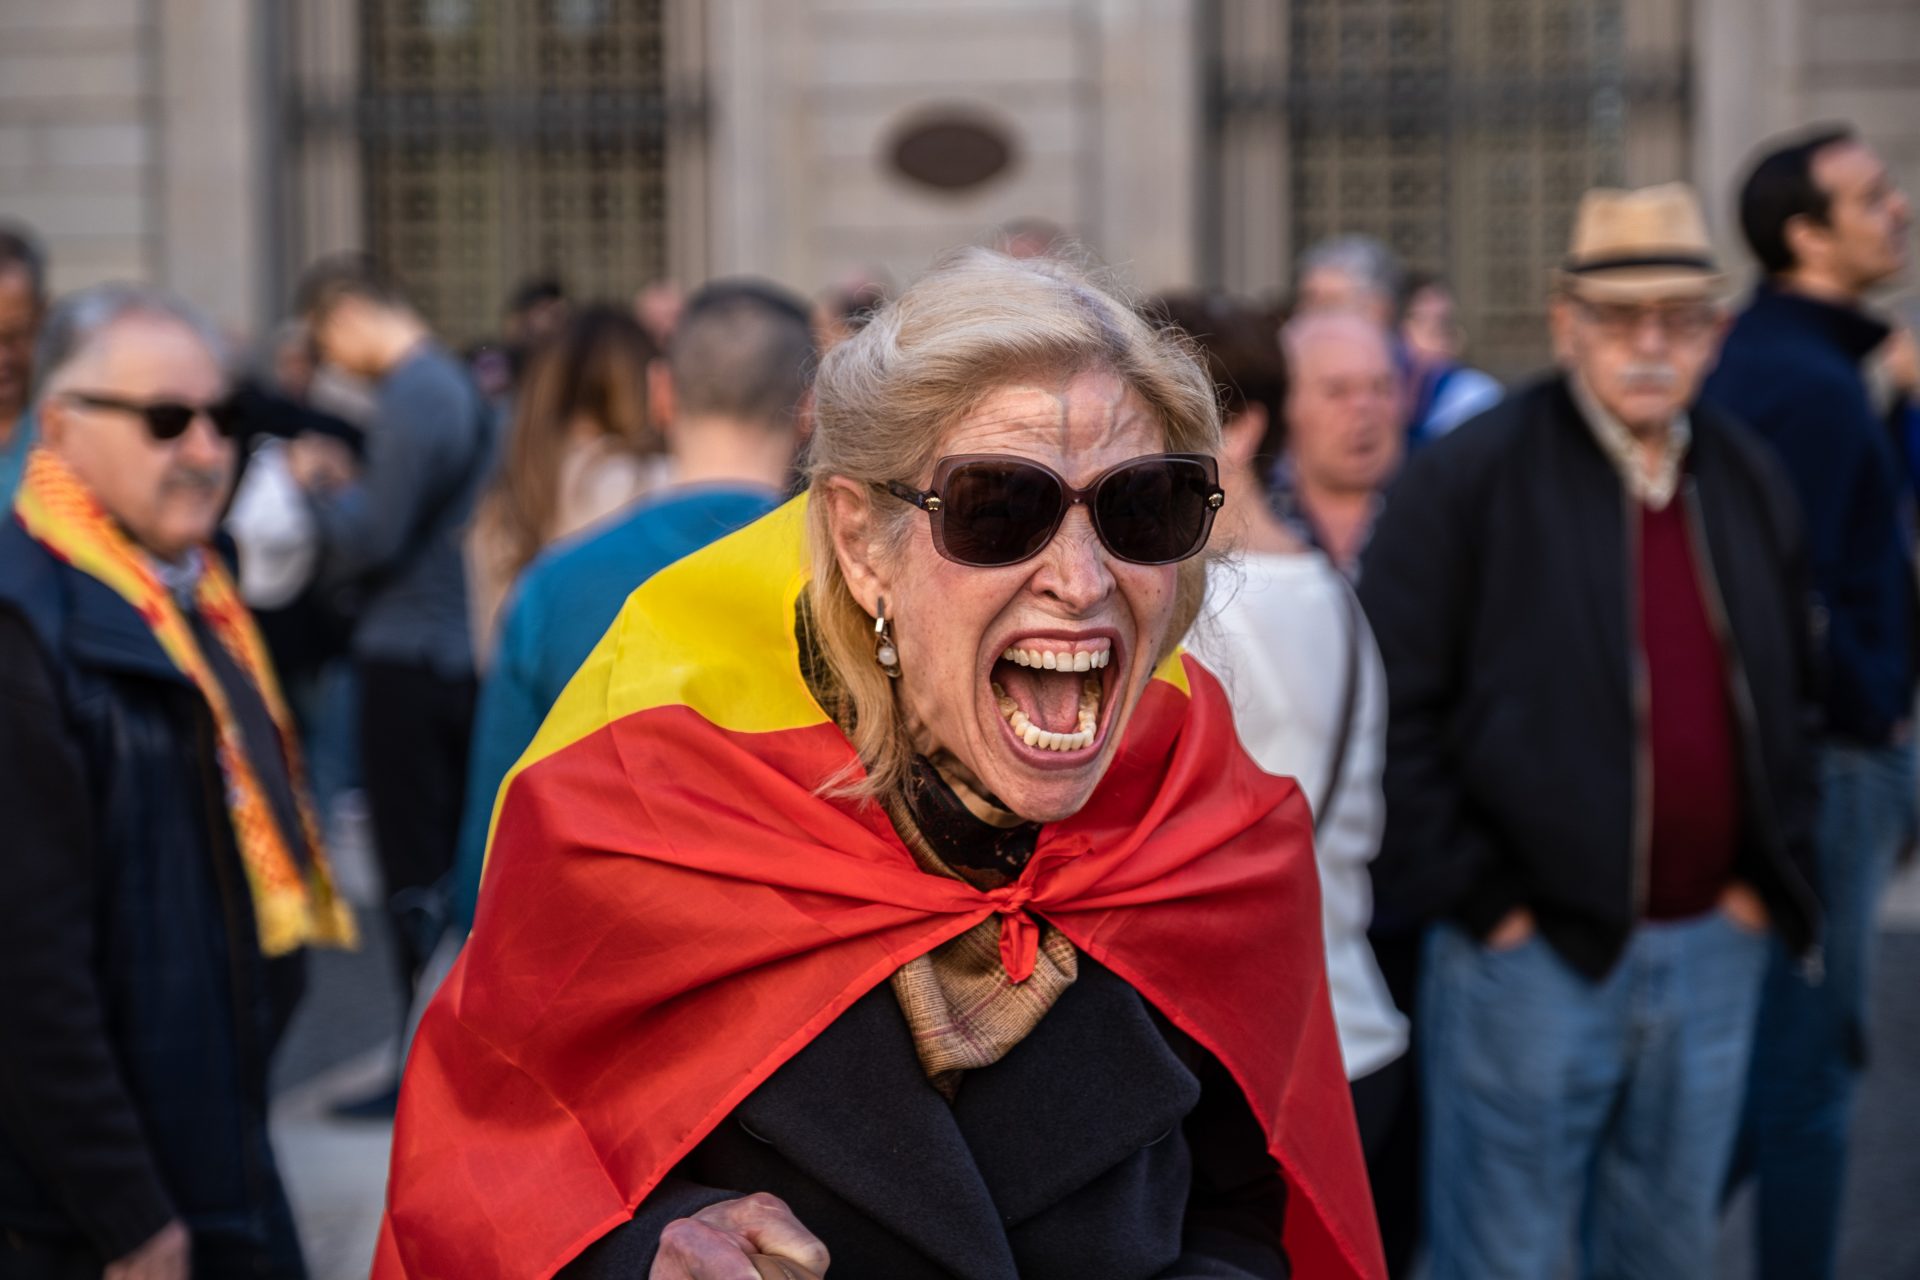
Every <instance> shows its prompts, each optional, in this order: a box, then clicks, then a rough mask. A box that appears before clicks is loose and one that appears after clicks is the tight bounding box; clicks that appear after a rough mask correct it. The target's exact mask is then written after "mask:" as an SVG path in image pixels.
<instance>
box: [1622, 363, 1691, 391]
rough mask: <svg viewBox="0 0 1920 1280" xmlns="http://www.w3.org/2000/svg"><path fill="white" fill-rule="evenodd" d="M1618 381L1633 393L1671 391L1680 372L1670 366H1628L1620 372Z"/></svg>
mask: <svg viewBox="0 0 1920 1280" xmlns="http://www.w3.org/2000/svg"><path fill="white" fill-rule="evenodd" d="M1620 381H1621V383H1622V385H1624V386H1625V387H1627V388H1629V389H1631V390H1634V391H1671V390H1672V389H1673V388H1674V386H1675V385H1676V384H1677V383H1678V382H1679V381H1680V372H1679V370H1677V369H1675V368H1674V367H1673V366H1672V365H1670V364H1630V365H1628V366H1627V367H1626V368H1624V369H1622V370H1621V371H1620Z"/></svg>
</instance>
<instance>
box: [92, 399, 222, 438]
mask: <svg viewBox="0 0 1920 1280" xmlns="http://www.w3.org/2000/svg"><path fill="white" fill-rule="evenodd" d="M66 396H67V399H69V400H71V401H73V402H74V403H75V404H82V405H85V406H86V407H87V408H89V409H104V410H106V411H108V412H110V413H131V414H133V415H134V416H135V417H137V418H140V419H142V420H143V421H145V422H146V424H147V434H148V435H150V436H152V437H153V438H154V439H155V440H178V439H179V438H180V437H181V436H183V435H185V434H186V433H187V428H188V427H190V426H192V425H193V420H194V418H195V417H197V416H198V415H200V414H203V413H204V414H206V415H207V420H208V421H209V422H211V423H213V429H214V430H215V431H218V432H219V433H220V434H221V435H223V436H225V437H227V438H228V439H229V440H231V439H233V438H234V437H235V436H237V435H239V434H240V417H241V415H240V407H239V406H238V405H237V404H235V403H234V402H233V401H232V400H220V401H216V402H215V403H213V404H207V405H193V404H183V403H181V402H180V401H178V400H153V401H150V402H148V403H145V404H142V403H140V402H138V401H135V400H121V399H119V398H118V397H115V396H102V395H95V394H93V393H92V392H88V391H69V392H67V393H66Z"/></svg>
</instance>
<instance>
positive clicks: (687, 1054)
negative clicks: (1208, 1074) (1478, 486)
mask: <svg viewBox="0 0 1920 1280" xmlns="http://www.w3.org/2000/svg"><path fill="white" fill-rule="evenodd" d="M804 526H805V520H804V499H801V500H796V501H795V502H792V503H790V504H788V505H787V506H786V507H784V508H782V509H781V510H780V511H777V512H775V513H774V514H772V515H770V516H768V517H767V518H765V519H764V520H761V521H760V522H758V523H757V524H754V525H751V526H749V527H748V528H746V529H743V530H741V531H740V532H738V533H736V534H734V535H732V536H730V537H728V538H726V539H724V540H722V541H720V542H718V543H715V544H713V545H712V546H710V547H708V548H706V549H705V550H703V551H700V552H697V553H695V554H694V555H693V556H691V557H689V558H687V559H685V560H682V561H680V562H679V563H678V564H676V565H674V566H671V567H669V568H667V569H665V570H662V571H661V572H660V573H659V574H657V575H655V576H654V577H653V578H652V579H650V580H649V581H648V582H647V583H646V584H645V585H643V586H642V587H641V588H640V589H639V590H638V591H636V592H635V593H634V594H633V596H632V597H631V598H630V599H629V600H628V602H627V604H626V607H625V609H624V610H623V612H622V613H621V614H620V616H619V618H618V619H617V620H616V621H615V622H614V624H613V626H612V628H611V629H610V630H609V631H608V632H607V634H606V636H605V637H604V638H603V639H602V640H601V642H600V645H599V647H598V648H597V649H595V651H594V652H593V654H592V656H591V657H589V658H588V659H587V662H586V664H585V665H584V666H583V667H582V668H581V669H580V671H579V673H578V674H577V675H576V676H575V678H574V680H573V682H572V684H571V685H569V686H568V688H567V690H566V692H565V693H564V694H562V696H561V698H560V701H559V703H558V704H557V705H556V706H555V708H554V710H553V712H552V713H551V715H550V716H549V718H548V720H547V722H546V724H545V725H544V726H543V727H542V729H541V730H540V733H539V734H538V736H537V737H536V738H535V740H534V742H533V744H532V746H531V747H529V748H528V750H527V753H526V755H525V756H524V757H523V758H522V759H521V761H520V762H519V763H518V764H517V765H516V766H515V767H514V769H513V771H512V772H511V773H509V774H508V776H507V779H506V782H505V783H504V784H503V786H502V788H501V793H500V798H499V800H498V802H497V804H496V807H495V812H494V824H493V833H492V838H491V841H490V845H489V864H488V869H487V877H486V884H485V892H484V893H482V895H481V899H480V907H479V912H478V916H477V918H476V920H475V924H474V929H473V933H472V936H471V937H470V939H469V940H468V943H467V946H466V949H465V952H464V954H463V955H462V957H461V960H460V962H459V964H458V965H457V966H456V967H455V968H454V970H453V972H452V974H451V975H450V976H449V977H448V979H447V981H446V983H445V985H444V986H443V987H442V988H441V990H440V992H439V995H438V996H437V997H436V999H435V1000H434V1001H433V1004H432V1006H431V1008H430V1009H429V1010H428V1012H427V1014H426V1016H425V1018H424V1019H423V1021H422V1023H421V1026H420V1029H419V1033H418V1035H417V1037H416V1039H415V1040H414V1044H413V1048H412V1051H411V1054H410V1056H409V1059H408V1062H407V1071H406V1080H405V1083H404V1085H403V1088H402V1092H401V1103H400V1112H399V1118H398V1122H397V1124H396V1127H395V1133H394V1148H393V1167H392V1175H391V1178H390V1181H389V1187H388V1198H387V1215H386V1221H385V1223H384V1224H383V1227H382V1231H381V1237H380V1244H379V1251H378V1254H377V1256H376V1259H375V1265H374V1275H375V1276H376V1277H377V1278H379V1280H398V1278H399V1277H411V1278H413V1280H427V1278H428V1277H461V1278H462V1280H471V1278H475V1277H483V1276H501V1277H511V1278H514V1280H521V1278H525V1277H545V1276H551V1275H553V1274H554V1272H555V1271H556V1270H558V1269H559V1268H560V1267H562V1266H563V1265H565V1264H566V1263H567V1262H568V1261H569V1260H570V1259H572V1258H573V1257H574V1256H575V1255H576V1254H578V1253H579V1252H580V1251H581V1250H582V1249H584V1248H585V1247H586V1246H587V1245H588V1244H590V1243H591V1242H592V1241H594V1240H595V1239H597V1238H598V1237H600V1236H601V1235H603V1234H605V1233H606V1232H607V1231H608V1230H610V1229H612V1228H613V1227H614V1226H616V1225H618V1224H619V1223H621V1222H623V1221H625V1220H626V1219H627V1218H629V1217H630V1216H632V1213H633V1211H634V1208H635V1206H636V1205H638V1204H639V1203H640V1201H641V1200H642V1199H643V1198H644V1197H645V1196H646V1195H647V1193H648V1192H649V1191H650V1190H651V1189H652V1188H653V1187H654V1185H655V1184H656V1183H657V1182H659V1180H660V1179H661V1178H662V1177H663V1176H664V1175H665V1174H666V1173H667V1172H668V1171H669V1170H670V1169H671V1168H672V1167H673V1166H674V1164H675V1163H676V1162H677V1161H679V1160H680V1159H681V1157H683V1156H685V1155H686V1154H687V1153H688V1151H690V1150H691V1149H692V1148H693V1147H694V1145H695V1144H696V1143H698V1142H699V1141H700V1140H701V1139H702V1138H703V1137H704V1136H705V1135H706V1134H707V1133H708V1132H709V1131H711V1130H712V1129H713V1128H714V1126H715V1125H717V1124H719V1123H720V1122H721V1121H722V1120H723V1119H724V1118H725V1117H726V1116H727V1115H728V1114H729V1113H730V1112H731V1111H732V1110H733V1109H734V1108H735V1107H736V1106H737V1105H738V1104H739V1103H740V1102H741V1100H742V1099H744V1098H745V1097H746V1096H747V1095H748V1094H749V1093H751V1092H752V1091H753V1090H754V1089H755V1088H756V1087H757V1086H758V1085H759V1084H760V1083H761V1082H762V1081H763V1080H765V1079H766V1078H767V1077H768V1076H769V1075H771V1074H772V1073H773V1072H774V1070H775V1069H776V1068H778V1067H779V1066H780V1065H781V1064H782V1063H783V1062H785V1061H786V1060H787V1059H788V1058H790V1057H792V1056H793V1055H794V1054H795V1053H797V1052H798V1051H799V1050H800V1049H801V1048H802V1047H804V1046H805V1045H806V1044H807V1043H808V1041H810V1040H811V1039H813V1037H814V1036H815V1035H817V1034H819V1032H820V1031H821V1030H822V1029H823V1028H825V1027H826V1026H827V1025H828V1024H830V1023H831V1022H833V1020H834V1019H835V1018H837V1017H839V1016H840V1014H841V1013H842V1012H843V1011H844V1010H845V1009H846V1008H847V1007H848V1006H849V1005H851V1004H852V1003H853V1002H854V1001H855V1000H857V999H858V998H859V997H860V996H861V995H863V994H865V993H866V992H867V991H869V990H871V989H872V988H873V987H874V986H876V985H877V984H879V983H881V982H883V981H885V980H886V979H887V977H888V975H890V974H891V973H893V971H894V970H896V969H898V968H899V967H900V966H901V965H903V964H905V963H906V962H907V961H908V960H911V959H913V958H914V957H916V956H919V955H921V954H922V953H924V952H926V951H928V950H930V949H931V948H933V947H935V946H938V945H939V944H940V943H942V942H945V941H946V940H947V939H949V938H952V937H954V936H955V935H957V934H959V933H961V932H963V931H965V930H967V929H970V928H972V927H973V926H974V925H976V924H978V923H980V922H981V921H982V920H984V919H986V918H987V917H989V916H993V915H996V914H997V915H998V916H999V917H1000V920H1001V927H1002V948H1001V949H1002V955H1003V956H1004V957H1005V958H1006V959H1007V961H1008V968H1009V972H1010V974H1012V975H1013V976H1015V977H1016V978H1018V977H1022V976H1024V973H1025V972H1028V971H1030V970H1031V965H1032V957H1033V950H1034V942H1035V938H1036V936H1037V932H1038V929H1037V926H1036V924H1035V920H1036V917H1044V918H1045V919H1046V920H1049V921H1051V922H1052V923H1053V924H1054V925H1055V926H1056V927H1058V928H1059V929H1060V930H1061V932H1063V933H1064V934H1065V935H1066V936H1067V937H1068V938H1069V939H1071V940H1072V942H1073V943H1074V944H1075V945H1076V946H1078V947H1079V948H1080V949H1081V950H1082V951H1084V952H1085V953H1087V954H1088V955H1090V956H1092V957H1094V958H1095V959H1096V960H1098V961H1099V962H1100V963H1102V964H1104V965H1106V966H1107V967H1108V968H1110V969H1112V970H1113V971H1114V972H1115V973H1116V974H1118V975H1119V976H1120V977H1121V978H1123V979H1125V980H1126V981H1127V982H1128V983H1129V984H1130V985H1132V986H1133V987H1134V988H1135V989H1136V990H1138V991H1139V992H1140V994H1141V995H1142V996H1144V997H1145V998H1146V999H1148V1000H1149V1001H1151V1002H1152V1003H1153V1004H1154V1005H1155V1006H1157V1007H1158V1008H1159V1009H1160V1010H1161V1011H1162V1012H1164V1013H1165V1014H1166V1015H1167V1016H1168V1017H1169V1018H1171V1019H1172V1020H1173V1021H1174V1022H1175V1023H1176V1024H1178V1025H1179V1026H1180V1027H1182V1028H1183V1029H1184V1030H1186V1031H1187V1032H1188V1033H1189V1034H1191V1035H1192V1036H1193V1037H1194V1038H1195V1039H1196V1040H1198V1041H1199V1042H1200V1043H1201V1044H1203V1045H1205V1046H1206V1047H1207V1048H1208V1049H1209V1050H1210V1051H1211V1052H1212V1053H1213V1054H1214V1055H1215V1056H1216V1057H1218V1058H1219V1059H1220V1060H1221V1061H1222V1062H1223V1063H1224V1064H1225V1065H1226V1067H1227V1068H1228V1069H1229V1070H1230V1071H1231V1072H1232V1073H1233V1076H1234V1078H1235V1079H1236V1080H1237V1081H1238V1082H1239V1084H1240V1086H1241V1088H1242V1089H1243V1090H1244V1091H1245V1092H1246V1095H1247V1098H1248V1100H1249V1102H1250V1103H1251V1105H1252V1109H1253V1112H1254V1114H1255V1115H1257V1116H1258V1117H1259V1118H1260V1120H1261V1122H1262V1124H1263V1126H1264V1128H1265V1130H1266V1133H1267V1138H1268V1146H1269V1149H1270V1150H1271V1151H1272V1153H1273V1154H1274V1156H1275V1157H1276V1158H1277V1159H1278V1161H1279V1163H1280V1167H1281V1170H1282V1172H1283V1174H1284V1176H1285V1178H1286V1180H1287V1183H1288V1187H1289V1196H1288V1208H1287V1218H1286V1224H1285V1230H1284V1240H1285V1244H1286V1247H1287V1249H1288V1251H1289V1255H1290V1257H1291V1258H1292V1260H1293V1263H1294V1267H1295V1271H1294V1274H1295V1275H1298V1276H1301V1277H1310V1278H1315V1280H1317V1278H1320V1277H1367V1278H1372V1277H1380V1276H1384V1274H1385V1268H1384V1266H1383V1264H1382V1261H1381V1255H1380V1247H1379V1243H1378V1238H1377V1236H1376V1235H1375V1230H1374V1224H1373V1213H1372V1205H1371V1202H1370V1200H1369V1198H1368V1192H1367V1185H1366V1180H1365V1174H1364V1171H1363V1168H1362V1165H1361V1159H1360V1150H1359V1141H1358V1137H1357V1135H1356V1132H1355V1128H1354V1121H1353V1113H1352V1108H1351V1105H1350V1102H1349V1098H1348V1092H1347V1083H1346V1079H1345V1076H1344V1075H1343V1073H1342V1070H1341V1064H1340V1054H1339V1046H1338V1042H1337V1041H1336V1039H1335V1036H1334V1029H1333V1019H1332V1014H1331V1010H1330V1006H1329V1004H1328V999H1327V984H1326V976H1325V974H1326V969H1325V961H1324V959H1323V956H1322V952H1321V940H1320V903H1319V890H1318V883H1317V880H1316V878H1315V872H1314V862H1313V852H1312V846H1311V837H1310V834H1309V819H1308V813H1307V807H1306V805H1305V803H1304V802H1303V801H1302V799H1301V797H1300V793H1299V790H1298V788H1297V787H1295V785H1294V784H1293V783H1292V782H1290V781H1286V780H1283V779H1279V778H1275V777H1272V776H1270V775H1268V774H1265V773H1262V772H1261V771H1260V770H1259V769H1258V768H1257V767H1256V766H1255V765H1254V764H1253V763H1252V761H1251V760H1250V759H1249V758H1248V756H1247V755H1246V753H1245V752H1244V751H1243V750H1242V749H1241V748H1240V745H1239V742H1238V739H1237V738H1236V737H1235V735H1234V730H1233V722H1232V718H1231V714H1230V710H1229V708H1228V706H1227V703H1226V701H1225V698H1224V697H1223V695H1222V693H1221V690H1220V687H1219V685H1218V684H1217V683H1216V682H1215V681H1214V679H1213V678H1212V677H1211V676H1210V675H1208V674H1207V673H1206V672H1205V671H1204V670H1203V669H1202V668H1201V667H1199V666H1198V665H1196V664H1195V663H1194V662H1193V661H1192V660H1191V659H1188V658H1184V657H1176V658H1173V659H1171V660H1169V661H1168V662H1167V663H1166V664H1165V665H1164V666H1162V668H1161V669H1160V670H1159V671H1158V672H1157V673H1156V676H1155V678H1154V679H1153V681H1152V682H1151V684H1150V686H1149V688H1148V690H1147V693H1146V695H1145V697H1144V699H1143V700H1142V702H1141V704H1140V706H1139V708H1138V709H1137V711H1136V712H1135V714H1134V718H1133V721H1132V723H1131V725H1130V726H1129V729H1128V732H1127V736H1126V739H1125V741H1124V742H1123V744H1122V747H1121V750H1120V752H1119V754H1118V756H1117V758H1116V759H1115V761H1114V763H1113V765H1112V767H1111V769H1110V770H1109V772H1108V775H1107V777H1106V778H1105V779H1103V780H1102V782H1101V784H1100V786H1099V788H1098V789H1097V791H1096V792H1095V794H1094V796H1093V798H1092V799H1091V800H1090V801H1089V803H1088V804H1087V806H1086V808H1085V809H1083V810H1082V811H1081V812H1080V813H1079V814H1077V815H1075V816H1074V817H1072V818H1070V819H1068V820H1066V821H1064V822H1058V823H1054V824H1051V825H1049V826H1047V827H1045V828H1043V829H1042V831H1041V833H1040V837H1039V844H1038V847H1037V849H1036V850H1035V852H1034V854H1033V857H1032V859H1031V861H1030V862H1029V863H1028V865H1027V867H1026V869H1025V871H1024V872H1023V873H1022V874H1021V876H1020V877H1019V879H1018V880H1016V881H1015V882H1014V883H1012V884H1010V885H1008V886H1006V887H1004V888H1001V889H998V890H994V891H992V892H982V891H980V890H977V889H975V888H973V887H972V886H970V885H968V884H966V883H964V882H962V881H959V880H950V879H945V878H942V877H939V876H933V875H928V874H926V873H925V872H923V871H921V870H920V869H919V867H918V866H917V865H916V864H915V862H914V860H913V857H912V855H911V854H910V853H909V852H908V851H907V849H906V847H905V846H904V845H903V844H902V843H901V841H900V839H899V837H898V836H897V835H896V834H895V833H894V831H893V828H892V827H891V826H890V825H889V823H888V822H887V819H886V817H885V816H884V815H883V814H882V813H881V812H880V810H879V808H878V807H877V806H873V805H864V806H863V805H856V804H853V803H851V802H840V801H833V800H827V799H823V798H821V796H820V795H819V794H817V792H818V789H819V788H820V786H821V784H822V783H823V782H824V781H825V780H826V779H829V778H832V777H834V776H836V775H837V774H839V773H840V772H841V771H842V770H844V769H847V768H848V767H849V766H852V765H854V763H855V762H854V759H853V752H852V749H851V747H850V746H849V744H848V742H847V739H846V737H845V735H844V734H842V733H841V731H840V730H839V729H838V728H837V727H836V726H835V724H834V723H833V721H832V720H831V719H830V718H829V717H828V716H827V714H826V713H825V712H824V711H822V709H821V708H820V706H819V704H818V703H817V702H815V700H814V699H813V697H812V696H811V695H810V693H809V692H808V688H807V685H806V682H805V680H804V679H803V677H802V675H801V671H800V653H799V647H798V644H797V642H796V639H795V609H796V603H797V600H798V597H799V595H800V592H801V591H802V589H803V588H804V586H805V583H806V574H807V568H806V564H807V557H806V554H805V549H804V548H805V528H804ZM739 1190H741V1191H742V1192H743V1193H745V1192H748V1191H753V1190H756V1188H751V1187H748V1188H740V1189H739ZM832 1243H833V1242H832V1241H828V1242H827V1244H828V1247H832Z"/></svg>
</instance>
